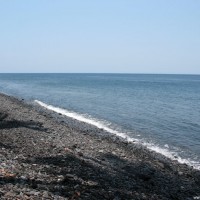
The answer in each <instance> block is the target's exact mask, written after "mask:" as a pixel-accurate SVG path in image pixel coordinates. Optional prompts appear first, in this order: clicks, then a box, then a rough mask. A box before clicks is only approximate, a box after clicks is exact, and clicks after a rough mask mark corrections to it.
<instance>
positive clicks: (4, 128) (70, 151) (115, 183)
mask: <svg viewBox="0 0 200 200" xmlns="http://www.w3.org/2000/svg"><path fill="white" fill-rule="evenodd" d="M198 198H199V199H200V171H198V170H194V169H193V168H192V167H189V166H187V165H184V164H179V163H178V162H177V161H171V160H169V159H167V158H165V157H163V156H162V155H159V154H156V153H154V152H150V151H149V150H147V149H146V148H144V147H141V146H138V145H135V144H133V143H128V142H126V141H123V140H120V139H119V138H117V137H115V136H112V135H110V134H109V133H106V132H104V131H103V130H100V129H97V128H95V127H93V126H90V125H87V124H85V123H81V122H78V121H76V120H73V119H70V118H66V117H64V116H62V115H61V114H60V115H59V114H56V113H53V112H50V111H47V110H44V109H42V108H40V107H38V106H34V105H30V104H27V103H25V102H24V101H23V100H20V99H16V98H14V97H10V96H7V95H4V94H0V199H70V200H74V199H89V200H92V199H112V200H122V199H125V200H126V199H138V200H139V199H147V200H151V199H163V200H164V199H165V200H167V199H180V200H190V199H191V200H192V199H198Z"/></svg>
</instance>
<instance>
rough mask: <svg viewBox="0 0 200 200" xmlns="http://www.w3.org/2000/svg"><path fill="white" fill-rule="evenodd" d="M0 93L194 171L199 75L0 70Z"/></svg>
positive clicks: (198, 163)
mask: <svg viewBox="0 0 200 200" xmlns="http://www.w3.org/2000/svg"><path fill="white" fill-rule="evenodd" d="M0 92H4V93H7V94H10V95H14V96H18V97H23V98H25V99H26V100H28V101H34V100H38V102H37V103H40V105H42V106H45V107H48V106H47V105H52V107H48V108H50V109H53V110H55V111H56V110H57V109H58V108H62V110H59V111H62V112H63V113H64V114H66V115H68V116H70V117H73V118H76V119H78V120H81V121H85V122H87V123H91V124H94V125H96V126H98V127H102V128H104V129H106V130H108V131H110V132H113V133H114V134H118V135H121V136H123V137H127V138H128V139H129V140H131V138H133V139H134V140H135V141H137V142H139V143H142V144H143V145H145V146H147V147H148V148H149V149H152V150H154V151H157V152H160V153H162V154H164V155H166V156H167V157H170V158H172V159H178V161H179V162H183V163H187V164H190V165H193V166H194V167H195V168H198V169H200V76H198V75H141V74H140V75H139V74H138V75H137V74H0Z"/></svg>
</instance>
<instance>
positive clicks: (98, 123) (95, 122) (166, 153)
mask: <svg viewBox="0 0 200 200" xmlns="http://www.w3.org/2000/svg"><path fill="white" fill-rule="evenodd" d="M35 102H36V103H37V104H39V105H40V106H42V107H44V108H46V109H48V110H52V111H54V112H57V113H61V114H62V115H65V116H67V117H70V118H73V119H76V120H78V121H81V122H85V123H87V124H90V125H93V126H96V127H97V128H100V129H103V130H105V131H107V132H109V133H112V134H115V135H117V136H119V137H121V138H123V139H126V140H127V141H128V142H137V143H140V144H142V145H144V146H146V147H147V148H148V149H150V150H152V151H154V152H157V153H160V154H162V155H164V156H166V157H167V158H170V159H172V160H177V161H178V162H179V163H182V164H187V165H189V166H193V167H194V168H195V169H198V170H200V162H197V161H192V160H190V159H184V158H181V157H180V156H178V155H177V153H176V152H171V151H170V150H169V146H168V145H165V146H164V147H163V148H161V147H159V146H158V145H155V144H153V143H147V142H144V141H142V140H138V139H135V138H131V137H130V136H128V135H127V134H126V133H123V132H119V131H117V130H113V129H112V128H109V127H108V126H107V124H106V123H105V122H103V121H99V120H97V119H94V118H92V117H90V116H87V117H86V116H84V115H81V114H78V113H76V112H73V111H69V110H67V109H63V108H59V107H55V106H52V105H48V104H46V103H43V102H41V101H38V100H35Z"/></svg>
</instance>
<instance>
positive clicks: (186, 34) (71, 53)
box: [0, 0, 200, 74]
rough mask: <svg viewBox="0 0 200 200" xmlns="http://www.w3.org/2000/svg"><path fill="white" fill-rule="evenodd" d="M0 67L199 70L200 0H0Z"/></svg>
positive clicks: (22, 69)
mask: <svg viewBox="0 0 200 200" xmlns="http://www.w3.org/2000/svg"><path fill="white" fill-rule="evenodd" d="M0 72H86V73H87V72H105V73H107V72H108V73H110V72H111V73H112V72H114V73H121V72H122V73H191V74H200V1H199V0H163V1H161V0H151V1H150V0H137V1H136V0H70V1H68V0H57V1H56V0H17V1H13V0H1V1H0Z"/></svg>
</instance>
